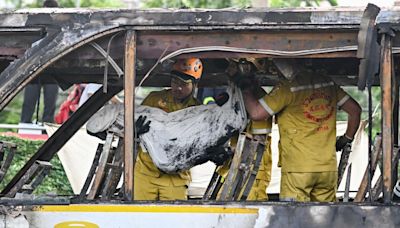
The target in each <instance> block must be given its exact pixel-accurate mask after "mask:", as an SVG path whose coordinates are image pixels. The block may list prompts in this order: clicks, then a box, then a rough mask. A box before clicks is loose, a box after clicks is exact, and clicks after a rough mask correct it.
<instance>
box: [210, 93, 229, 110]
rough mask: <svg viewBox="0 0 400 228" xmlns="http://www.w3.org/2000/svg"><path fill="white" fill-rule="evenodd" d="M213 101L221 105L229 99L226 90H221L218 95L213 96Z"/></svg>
mask: <svg viewBox="0 0 400 228" xmlns="http://www.w3.org/2000/svg"><path fill="white" fill-rule="evenodd" d="M214 100H215V103H216V104H217V105H218V106H219V107H221V106H222V105H224V104H225V103H226V102H227V101H228V100H229V94H228V93H227V92H223V93H220V94H218V96H216V97H215V99H214Z"/></svg>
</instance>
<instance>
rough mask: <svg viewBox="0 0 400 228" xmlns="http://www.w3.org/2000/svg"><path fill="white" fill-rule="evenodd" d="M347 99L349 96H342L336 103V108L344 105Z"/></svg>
mask: <svg viewBox="0 0 400 228" xmlns="http://www.w3.org/2000/svg"><path fill="white" fill-rule="evenodd" d="M348 99H350V96H349V95H346V96H344V97H343V98H342V99H341V100H340V101H339V102H338V103H337V106H338V107H341V106H342V105H344V103H346V101H347V100H348Z"/></svg>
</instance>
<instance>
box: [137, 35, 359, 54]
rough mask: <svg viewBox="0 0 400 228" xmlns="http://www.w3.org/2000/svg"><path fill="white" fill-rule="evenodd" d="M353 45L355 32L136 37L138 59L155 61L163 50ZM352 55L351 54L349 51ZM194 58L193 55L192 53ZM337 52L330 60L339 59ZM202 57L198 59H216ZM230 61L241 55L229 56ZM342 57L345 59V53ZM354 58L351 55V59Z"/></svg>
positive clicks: (296, 49) (294, 48) (304, 47)
mask: <svg viewBox="0 0 400 228" xmlns="http://www.w3.org/2000/svg"><path fill="white" fill-rule="evenodd" d="M355 45H357V31H356V30H353V31H344V32H321V31H309V32H304V31H302V32H299V31H280V32H278V31H271V32H265V31H257V32H255V31H240V33H239V32H238V31H232V32H229V31H213V32H209V31H204V32H168V33H155V32H140V33H139V34H138V57H139V58H145V59H146V58H150V59H152V58H153V59H154V58H155V59H157V58H158V57H159V56H160V55H161V54H162V53H163V52H164V50H167V52H166V53H167V54H168V53H171V52H173V51H176V50H180V49H183V48H191V47H202V46H212V47H216V46H221V47H235V48H247V49H267V50H276V51H289V52H290V51H299V50H314V49H324V48H336V47H347V46H355ZM353 51H354V50H353ZM194 54H197V53H196V52H195V53H194ZM340 55H341V52H336V53H334V56H337V57H341V56H340ZM220 56H221V55H220V54H218V53H215V52H214V53H212V54H211V56H207V54H204V53H202V57H213V58H218V57H220ZM231 56H232V57H240V56H243V54H240V53H232V54H231ZM344 57H348V53H345V56H344ZM351 57H355V53H354V54H353V55H352V56H351Z"/></svg>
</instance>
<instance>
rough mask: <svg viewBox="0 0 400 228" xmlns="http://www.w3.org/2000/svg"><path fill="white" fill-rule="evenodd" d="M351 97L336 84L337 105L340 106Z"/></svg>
mask: <svg viewBox="0 0 400 228" xmlns="http://www.w3.org/2000/svg"><path fill="white" fill-rule="evenodd" d="M349 99H350V96H349V95H348V94H347V93H346V92H345V91H344V90H343V89H342V88H340V86H336V100H337V103H336V105H337V106H338V107H339V108H340V107H342V106H343V104H344V103H346V101H347V100H349Z"/></svg>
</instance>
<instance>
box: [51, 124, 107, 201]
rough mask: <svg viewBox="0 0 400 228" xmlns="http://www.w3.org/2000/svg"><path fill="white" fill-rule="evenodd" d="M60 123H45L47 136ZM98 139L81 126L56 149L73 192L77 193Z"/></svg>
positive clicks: (82, 182) (85, 175)
mask: <svg viewBox="0 0 400 228" xmlns="http://www.w3.org/2000/svg"><path fill="white" fill-rule="evenodd" d="M59 126H60V125H58V124H49V123H45V127H46V131H47V134H48V135H49V137H50V136H51V135H52V134H53V133H54V132H56V130H57V129H58V128H59ZM100 142H101V140H100V139H98V138H96V137H93V136H90V135H89V134H87V133H86V128H85V127H82V128H81V129H80V130H79V131H78V132H77V133H76V134H75V135H74V136H72V138H71V139H70V140H69V141H68V142H67V143H66V144H65V145H64V146H63V147H62V148H61V149H60V150H59V151H58V153H57V155H58V157H59V158H60V161H61V164H62V165H63V167H64V170H65V174H66V175H67V178H68V180H69V183H70V184H71V187H72V190H73V191H74V194H79V193H80V191H81V189H82V187H83V184H84V183H85V180H86V177H87V175H88V173H89V170H90V167H91V166H92V162H93V159H94V155H95V154H96V149H97V145H98V144H99V143H100Z"/></svg>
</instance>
